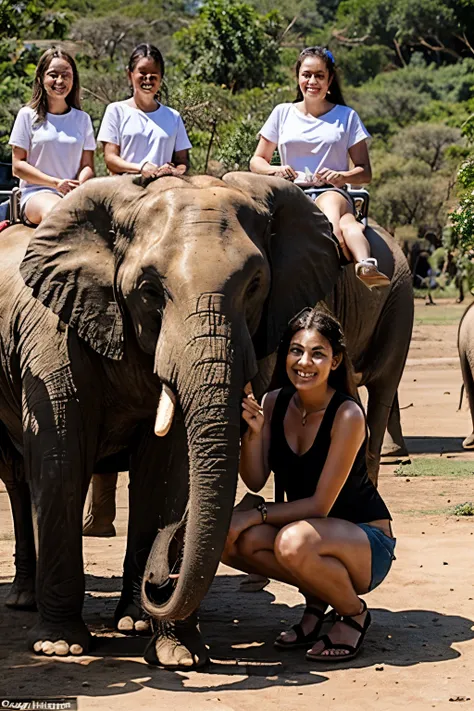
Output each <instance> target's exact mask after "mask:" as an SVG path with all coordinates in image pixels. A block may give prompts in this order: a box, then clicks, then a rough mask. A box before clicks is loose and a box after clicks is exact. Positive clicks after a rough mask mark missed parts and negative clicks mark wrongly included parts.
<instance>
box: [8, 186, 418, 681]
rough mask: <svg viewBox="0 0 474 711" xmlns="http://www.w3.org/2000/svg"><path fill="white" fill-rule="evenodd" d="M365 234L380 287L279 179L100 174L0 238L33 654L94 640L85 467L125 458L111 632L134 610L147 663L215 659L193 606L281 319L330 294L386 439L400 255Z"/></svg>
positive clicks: (21, 589)
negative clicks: (119, 571) (34, 222)
mask: <svg viewBox="0 0 474 711" xmlns="http://www.w3.org/2000/svg"><path fill="white" fill-rule="evenodd" d="M369 232H370V235H368V236H369V241H370V242H371V246H372V249H373V251H374V255H375V256H376V257H377V258H378V259H379V263H380V264H381V266H382V269H383V271H384V272H385V273H387V274H389V275H390V276H391V277H392V285H391V286H390V287H387V288H386V289H385V293H383V294H382V293H380V294H371V293H369V292H368V290H367V289H366V287H364V286H363V285H362V284H359V283H357V281H356V280H355V278H354V275H353V269H352V268H347V269H346V270H345V273H344V274H343V275H341V267H340V259H339V249H338V245H337V244H336V241H335V239H334V237H333V235H332V231H331V228H330V224H329V222H328V221H327V219H326V218H325V217H324V215H323V214H322V213H321V212H320V211H319V209H318V208H317V207H316V206H315V205H314V203H312V202H311V201H310V200H308V198H307V197H306V196H305V195H304V193H303V192H302V191H301V190H300V189H299V188H298V187H296V186H294V185H292V184H289V183H287V182H286V181H284V180H283V179H281V178H275V177H262V176H257V175H252V174H246V173H229V174H227V175H226V176H224V178H223V179H222V180H220V179H217V178H213V177H210V176H196V177H182V178H177V177H162V178H159V179H158V180H154V181H153V180H152V181H146V180H144V179H143V178H140V177H138V178H137V177H131V176H116V177H107V178H96V179H93V180H90V181H88V182H87V183H86V184H84V185H83V186H81V187H80V188H77V189H76V190H75V191H73V192H72V193H71V194H70V195H68V196H67V198H65V199H64V200H63V201H62V202H61V203H60V205H59V206H58V207H57V208H55V210H54V211H53V212H52V213H50V215H49V216H48V217H47V218H46V219H45V220H44V221H43V223H42V224H41V225H40V226H39V227H38V228H37V229H36V230H35V231H34V232H33V231H31V230H29V229H28V228H25V227H22V226H15V227H11V228H9V229H8V230H6V231H5V232H4V233H3V235H2V240H1V241H0V265H1V266H0V349H1V350H0V384H1V387H0V436H1V444H2V446H1V453H2V458H1V461H0V474H1V477H2V479H4V481H5V482H6V486H7V490H8V492H9V495H10V500H11V506H12V512H13V519H14V527H15V536H16V555H15V562H16V576H15V580H14V582H13V585H12V589H11V592H10V595H9V598H8V600H7V604H9V605H10V606H13V607H28V606H31V605H32V604H33V602H34V601H35V602H36V606H37V609H38V619H37V622H36V624H35V625H34V627H33V628H32V629H31V630H30V632H29V633H28V643H29V646H30V647H31V648H32V649H34V651H36V652H37V653H46V654H59V655H61V654H68V653H72V654H79V653H82V652H87V650H88V649H89V647H90V643H91V637H90V634H89V631H88V630H87V627H86V625H85V624H84V621H83V620H82V616H81V612H82V605H83V599H84V594H85V582H84V572H83V560H82V540H81V532H82V510H83V506H84V501H85V497H86V493H87V489H88V485H89V481H90V477H91V474H92V472H96V473H98V474H100V473H112V472H116V471H122V470H128V471H129V475H130V487H129V523H128V534H127V549H126V554H125V559H124V566H123V588H122V593H121V597H120V601H119V603H118V607H117V610H116V622H117V625H118V628H119V629H120V628H121V625H120V623H121V622H122V621H123V620H128V621H130V620H131V621H132V630H131V631H133V632H139V631H141V630H143V629H144V628H145V627H146V626H147V624H148V622H147V620H148V619H149V617H151V618H152V621H153V636H152V638H151V640H150V642H149V643H148V646H147V648H146V650H145V659H146V660H147V661H148V662H149V663H151V664H160V665H163V666H167V667H169V668H181V667H189V666H200V665H202V664H204V663H206V662H207V651H206V647H205V645H204V642H203V640H202V637H201V635H200V632H199V627H198V622H197V617H196V610H197V608H198V606H199V603H200V601H201V599H202V598H203V596H204V595H205V593H206V591H207V590H208V588H209V585H210V583H211V581H212V579H213V577H214V574H215V572H216V569H217V566H218V564H219V560H220V556H221V553H222V549H223V546H224V543H225V538H226V534H227V530H228V526H229V522H230V517H231V514H232V508H233V504H234V498H235V491H236V484H237V476H238V465H239V443H240V434H241V417H240V408H241V398H242V393H243V388H244V386H245V384H246V383H248V382H249V381H250V382H251V383H252V386H253V389H254V392H255V394H256V396H257V397H259V396H261V395H262V394H263V392H264V391H265V389H266V388H267V387H268V384H269V381H270V377H271V372H272V368H273V363H274V354H275V352H276V349H277V347H278V343H279V341H280V338H281V336H282V334H283V332H284V330H285V328H286V326H287V324H288V322H289V320H290V319H291V318H292V317H293V316H294V315H295V314H296V313H297V312H299V311H300V310H301V309H303V308H304V307H306V306H307V305H309V304H315V303H317V302H319V301H321V300H322V299H323V298H324V297H325V296H327V295H328V294H330V292H331V291H334V293H333V295H332V297H330V298H329V302H330V303H331V305H332V307H333V308H334V310H335V311H336V313H338V314H339V315H341V317H342V318H343V321H344V323H345V325H346V328H347V335H348V340H349V343H350V347H351V349H352V353H353V357H354V358H355V363H356V366H357V368H358V369H359V370H360V369H364V371H365V372H364V375H363V376H362V378H363V382H366V383H367V385H368V387H369V415H368V418H369V425H370V426H371V427H373V430H374V432H375V434H374V439H373V441H372V445H371V446H372V447H373V446H379V445H381V437H382V436H383V429H384V428H385V424H386V421H387V418H388V413H389V411H390V408H391V405H392V401H393V400H394V397H395V395H396V389H397V385H398V380H399V377H400V376H401V371H402V370H403V364H404V359H405V357H406V350H407V347H408V346H407V338H408V340H409V335H408V332H409V330H410V329H409V328H408V325H409V322H410V311H409V298H408V297H409V294H410V293H411V292H410V291H409V290H408V289H407V287H406V274H405V271H404V264H406V262H405V261H404V260H405V258H404V257H403V255H402V253H401V251H400V250H399V249H398V248H397V247H396V245H394V243H393V241H392V240H391V239H390V238H389V237H388V236H386V235H385V234H378V233H377V232H376V231H375V230H369ZM407 274H408V267H407ZM336 283H337V287H336V289H335V290H334V285H335V284H336ZM359 299H360V304H361V305H360V307H359V309H360V312H359V309H358V308H357V307H356V302H357V303H358V300H359ZM366 309H367V311H366ZM405 310H406V311H405ZM402 326H403V328H402ZM397 328H400V333H397V332H396V329H397ZM384 368H389V369H390V373H391V376H392V377H391V378H390V377H389V375H388V374H385V373H384V372H383V371H384ZM384 388H385V390H384ZM371 408H372V410H373V413H375V414H373V413H372V414H371ZM377 418H380V423H378V422H377ZM380 432H381V433H382V435H380ZM156 435H158V436H156ZM374 443H375V445H374ZM377 457H378V452H374V453H373V457H372V461H373V466H375V465H376V463H377ZM32 511H33V514H34V519H35V524H33V516H32ZM35 529H36V546H35V536H34V533H35ZM36 548H37V556H36Z"/></svg>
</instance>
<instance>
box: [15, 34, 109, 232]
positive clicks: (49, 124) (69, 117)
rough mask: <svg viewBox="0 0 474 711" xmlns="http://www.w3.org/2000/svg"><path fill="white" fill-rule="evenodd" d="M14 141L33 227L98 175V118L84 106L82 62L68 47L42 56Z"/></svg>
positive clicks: (23, 210) (23, 202) (25, 211)
mask: <svg viewBox="0 0 474 711" xmlns="http://www.w3.org/2000/svg"><path fill="white" fill-rule="evenodd" d="M9 143H10V145H11V146H12V161H13V173H14V175H16V176H17V177H19V178H20V188H21V199H20V215H21V218H22V221H23V222H24V223H25V224H26V225H28V226H30V227H36V225H39V224H40V222H41V221H42V220H43V219H44V217H45V216H46V215H47V214H48V212H50V210H52V209H53V208H54V207H56V205H57V204H58V203H59V202H60V201H61V199H62V198H63V197H64V196H65V195H68V194H69V193H70V192H71V191H73V190H75V189H76V188H77V187H78V186H79V185H82V184H83V183H85V182H86V180H89V179H90V178H93V177H94V151H95V147H96V144H95V139H94V131H93V128H92V122H91V119H90V116H89V114H86V113H85V111H81V104H80V86H79V74H78V72H77V67H76V63H75V62H74V59H73V58H72V57H71V56H70V55H69V54H68V53H67V52H65V51H64V50H62V49H58V48H56V47H53V48H52V49H47V50H46V52H44V54H43V55H42V56H41V58H40V60H39V62H38V66H37V67H36V72H35V80H34V84H33V96H32V98H31V101H30V102H29V104H28V105H27V106H24V107H23V108H22V109H20V111H19V113H18V116H17V117H16V119H15V123H14V125H13V129H12V132H11V135H10V141H9Z"/></svg>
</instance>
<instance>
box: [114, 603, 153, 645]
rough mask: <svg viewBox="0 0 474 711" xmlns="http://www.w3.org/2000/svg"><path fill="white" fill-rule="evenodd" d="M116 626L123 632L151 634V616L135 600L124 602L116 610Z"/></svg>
mask: <svg viewBox="0 0 474 711" xmlns="http://www.w3.org/2000/svg"><path fill="white" fill-rule="evenodd" d="M115 627H116V629H117V630H118V631H119V632H121V633H122V634H129V635H148V636H149V635H150V634H151V622H150V617H149V615H147V614H146V613H145V612H143V610H142V609H141V607H139V606H138V605H137V604H135V603H134V602H128V603H127V602H126V601H124V602H122V600H121V601H120V602H119V604H118V605H117V609H116V610H115Z"/></svg>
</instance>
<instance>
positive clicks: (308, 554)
mask: <svg viewBox="0 0 474 711" xmlns="http://www.w3.org/2000/svg"><path fill="white" fill-rule="evenodd" d="M275 554H276V558H277V560H278V561H279V563H280V564H281V566H282V567H283V568H284V569H286V570H288V572H289V573H290V574H292V573H293V574H294V573H295V571H298V576H299V577H300V578H301V579H302V583H303V585H304V586H305V588H306V589H309V590H311V592H313V593H314V594H316V595H317V596H318V597H319V598H321V599H322V600H325V601H326V602H328V603H329V604H331V605H332V607H334V609H335V610H336V612H338V613H339V614H341V615H348V616H349V615H350V616H354V619H355V620H356V621H357V622H359V624H363V622H364V620H365V617H366V614H367V613H366V612H365V611H364V612H362V613H361V601H360V599H359V594H361V593H364V592H367V590H368V588H369V585H370V579H371V567H372V565H371V563H372V554H371V548H370V543H369V540H368V538H367V535H366V534H365V532H364V531H362V529H360V528H359V527H358V526H356V525H355V524H353V523H350V522H349V521H342V520H340V519H311V520H309V521H298V522H296V523H294V524H289V525H288V526H285V528H283V529H282V530H281V531H280V532H279V534H278V536H277V538H276V540H275ZM359 636H360V634H359V632H357V630H354V629H352V628H351V627H348V626H347V625H345V624H344V623H341V622H337V623H336V624H335V625H334V626H333V628H332V630H331V632H330V639H331V640H332V641H333V642H334V643H343V644H348V645H351V646H354V645H355V644H356V643H357V640H358V638H359ZM323 647H324V645H323V643H321V642H317V643H316V644H315V645H314V647H313V649H312V652H313V653H316V654H317V653H320V652H321V651H322V649H323ZM327 654H328V655H334V654H337V655H342V656H343V655H344V654H345V652H344V651H343V650H328V652H327Z"/></svg>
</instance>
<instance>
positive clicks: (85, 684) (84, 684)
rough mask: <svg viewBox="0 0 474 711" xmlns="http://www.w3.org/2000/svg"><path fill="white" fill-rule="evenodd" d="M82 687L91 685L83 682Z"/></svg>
mask: <svg viewBox="0 0 474 711" xmlns="http://www.w3.org/2000/svg"><path fill="white" fill-rule="evenodd" d="M82 686H90V684H89V682H88V681H83V682H82Z"/></svg>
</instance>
